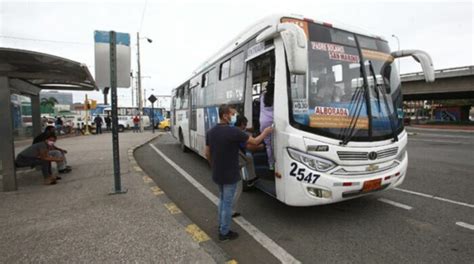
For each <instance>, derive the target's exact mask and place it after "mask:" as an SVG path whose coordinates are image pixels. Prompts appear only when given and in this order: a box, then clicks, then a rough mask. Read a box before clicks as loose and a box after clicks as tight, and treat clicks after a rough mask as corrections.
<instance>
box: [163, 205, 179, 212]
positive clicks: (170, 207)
mask: <svg viewBox="0 0 474 264" xmlns="http://www.w3.org/2000/svg"><path fill="white" fill-rule="evenodd" d="M165 207H166V209H168V211H170V213H171V214H179V213H181V210H180V209H179V208H178V206H176V204H174V203H167V204H165Z"/></svg>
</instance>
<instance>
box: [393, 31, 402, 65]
mask: <svg viewBox="0 0 474 264" xmlns="http://www.w3.org/2000/svg"><path fill="white" fill-rule="evenodd" d="M392 37H393V38H395V39H396V40H397V44H398V51H400V39H399V38H398V37H397V35H395V34H392ZM400 73H401V69H400V59H398V74H400Z"/></svg>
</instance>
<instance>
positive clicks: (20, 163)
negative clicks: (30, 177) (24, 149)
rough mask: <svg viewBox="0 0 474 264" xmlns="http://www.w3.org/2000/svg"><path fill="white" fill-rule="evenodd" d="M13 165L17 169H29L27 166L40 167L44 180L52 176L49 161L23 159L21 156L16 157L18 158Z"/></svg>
mask: <svg viewBox="0 0 474 264" xmlns="http://www.w3.org/2000/svg"><path fill="white" fill-rule="evenodd" d="M15 165H16V166H17V167H18V168H22V167H29V166H32V167H36V166H38V165H40V166H41V172H42V173H43V177H44V178H45V179H46V178H48V177H49V176H50V175H51V174H52V173H51V161H47V160H42V159H39V158H31V157H23V156H21V155H18V157H17V158H16V160H15Z"/></svg>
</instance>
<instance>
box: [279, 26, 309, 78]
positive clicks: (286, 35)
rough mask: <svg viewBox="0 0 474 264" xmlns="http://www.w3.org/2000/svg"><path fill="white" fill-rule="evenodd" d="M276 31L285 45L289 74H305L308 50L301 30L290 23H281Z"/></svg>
mask: <svg viewBox="0 0 474 264" xmlns="http://www.w3.org/2000/svg"><path fill="white" fill-rule="evenodd" d="M278 31H279V32H280V34H281V38H282V39H283V43H284V45H285V51H286V58H287V60H288V69H289V70H290V73H292V74H296V75H303V74H306V70H307V66H308V50H307V45H306V35H305V33H304V31H303V29H302V28H300V27H299V26H297V25H295V24H292V23H282V24H279V25H278Z"/></svg>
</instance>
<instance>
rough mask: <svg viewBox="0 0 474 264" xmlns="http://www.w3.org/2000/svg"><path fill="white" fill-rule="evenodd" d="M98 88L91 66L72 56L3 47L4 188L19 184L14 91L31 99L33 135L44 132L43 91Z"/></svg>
mask: <svg viewBox="0 0 474 264" xmlns="http://www.w3.org/2000/svg"><path fill="white" fill-rule="evenodd" d="M42 89H47V90H69V91H71V90H72V91H74V90H75V91H92V90H97V86H96V84H95V81H94V78H93V77H92V75H91V74H90V72H89V70H88V68H87V66H85V65H84V64H82V63H79V62H76V61H72V60H69V59H65V58H61V57H57V56H53V55H50V54H44V53H39V52H33V51H28V50H19V49H9V48H0V124H1V129H0V171H2V174H3V178H2V183H3V184H2V185H3V191H15V190H17V189H18V187H17V178H16V168H15V146H14V138H13V137H14V136H13V117H12V104H11V96H12V94H19V95H24V96H28V97H30V99H31V116H32V132H33V135H37V134H39V133H41V111H40V97H39V94H40V91H41V90H42Z"/></svg>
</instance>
